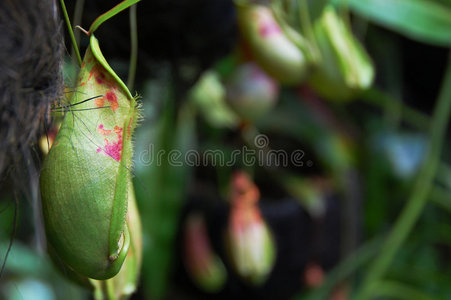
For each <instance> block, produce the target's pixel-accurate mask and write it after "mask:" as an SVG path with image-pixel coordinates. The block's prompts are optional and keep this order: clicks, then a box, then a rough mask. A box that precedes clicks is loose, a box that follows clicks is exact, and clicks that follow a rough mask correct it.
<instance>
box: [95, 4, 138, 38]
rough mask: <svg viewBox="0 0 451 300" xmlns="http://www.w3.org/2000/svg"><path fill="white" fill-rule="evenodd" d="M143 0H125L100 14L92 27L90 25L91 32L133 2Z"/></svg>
mask: <svg viewBox="0 0 451 300" xmlns="http://www.w3.org/2000/svg"><path fill="white" fill-rule="evenodd" d="M139 1H141V0H125V1H122V2H121V3H119V4H118V5H116V6H115V7H113V8H112V9H110V10H109V11H107V12H106V13H104V14H102V15H100V16H99V17H98V18H97V19H95V20H94V22H93V23H92V24H91V27H89V33H90V34H92V33H94V31H96V30H97V28H99V26H100V25H102V23H103V22H105V21H107V20H109V19H110V18H112V17H114V16H115V15H117V14H118V13H120V12H121V11H123V10H124V9H127V8H129V7H130V6H132V5H133V4H135V3H137V2H139Z"/></svg>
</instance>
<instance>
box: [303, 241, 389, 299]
mask: <svg viewBox="0 0 451 300" xmlns="http://www.w3.org/2000/svg"><path fill="white" fill-rule="evenodd" d="M380 242H381V237H376V238H374V239H373V240H371V241H369V242H366V243H365V244H364V245H363V246H361V247H360V248H359V249H357V250H356V251H355V252H354V253H352V254H351V255H349V256H348V257H347V258H346V259H344V260H343V261H342V262H340V264H339V265H338V266H336V267H335V268H334V269H333V270H332V271H331V272H330V273H328V274H327V277H326V280H325V281H324V282H323V283H322V285H321V286H320V287H319V288H318V289H316V290H314V291H312V292H311V293H310V294H308V295H307V296H306V297H305V299H306V300H321V299H328V297H329V296H330V294H331V293H332V291H333V289H334V288H335V287H336V286H337V285H338V284H339V283H340V282H343V281H344V280H346V279H347V278H348V277H349V276H351V275H352V274H353V273H354V272H355V271H356V270H358V269H359V268H360V267H361V266H362V265H364V264H366V263H368V261H369V260H370V259H371V258H372V257H373V256H375V255H376V253H377V252H378V251H379V249H380Z"/></svg>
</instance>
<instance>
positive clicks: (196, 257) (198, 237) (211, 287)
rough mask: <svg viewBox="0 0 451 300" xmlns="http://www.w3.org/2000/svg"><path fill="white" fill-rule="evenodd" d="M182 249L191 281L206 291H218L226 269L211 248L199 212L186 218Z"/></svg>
mask: <svg viewBox="0 0 451 300" xmlns="http://www.w3.org/2000/svg"><path fill="white" fill-rule="evenodd" d="M184 250H185V252H184V261H185V266H186V269H187V271H188V273H189V275H190V276H191V278H192V279H193V281H194V282H195V283H196V284H197V285H198V286H199V287H200V288H201V289H203V290H204V291H206V292H217V291H219V290H220V289H221V288H222V287H223V286H224V283H225V281H226V277H227V274H226V270H225V267H224V264H223V263H222V261H221V259H220V258H219V257H218V256H217V255H216V254H215V253H214V252H213V249H212V248H211V245H210V240H209V238H208V234H207V228H206V226H205V221H204V218H203V216H202V215H201V214H199V213H192V214H190V215H189V216H188V218H187V221H186V227H185V239H184Z"/></svg>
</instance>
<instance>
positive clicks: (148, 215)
mask: <svg viewBox="0 0 451 300" xmlns="http://www.w3.org/2000/svg"><path fill="white" fill-rule="evenodd" d="M164 86H166V87H172V85H171V84H170V83H168V82H167V81H165V85H164ZM159 94H160V93H159ZM161 94H163V95H161ZM161 94H160V95H159V96H158V97H157V98H160V99H161V98H164V99H163V101H161V102H163V103H160V104H161V106H162V107H161V115H160V117H159V118H158V121H157V123H156V124H155V121H153V122H152V125H154V126H142V127H141V129H142V131H143V130H146V135H147V136H149V135H151V134H153V137H152V139H151V141H149V143H150V145H152V147H153V148H152V150H150V151H151V153H150V158H151V161H148V162H147V163H146V164H147V167H146V168H142V169H141V171H140V172H139V173H138V178H137V179H139V180H138V182H137V183H141V185H142V184H143V183H144V185H145V187H146V188H145V189H137V197H138V203H139V204H140V205H141V207H142V220H143V230H144V236H145V237H147V240H145V243H144V261H143V266H144V268H143V280H144V282H145V289H146V292H147V293H148V297H149V298H151V299H162V298H164V297H165V294H166V292H167V288H168V284H169V275H170V270H171V266H172V265H171V264H172V261H173V251H174V241H175V236H176V231H177V225H178V220H179V212H180V208H181V206H182V204H183V201H184V199H185V195H186V194H185V191H186V186H187V181H188V179H189V176H190V170H191V168H190V167H189V166H188V165H187V164H185V163H184V161H183V160H182V158H183V157H184V155H185V153H186V152H187V151H188V150H189V149H193V148H192V147H193V145H194V140H195V126H194V124H195V122H194V121H195V120H194V113H193V111H192V108H191V107H190V104H189V102H186V103H185V105H183V106H182V107H181V108H180V110H179V112H178V113H179V114H178V115H176V109H175V107H174V106H175V105H174V99H173V94H172V91H171V90H170V88H168V89H165V91H164V92H162V93H161ZM153 104H154V105H155V104H156V103H155V101H153ZM149 125H150V124H149ZM143 137H144V136H143ZM142 142H143V140H141V141H140V143H142ZM146 150H147V149H146ZM171 151H176V152H177V153H180V155H181V156H180V159H179V160H176V161H172V162H171V161H170V159H171V158H170V152H171ZM172 159H173V158H172ZM139 160H140V161H141V163H142V162H143V161H144V160H145V159H144V158H140V159H139ZM138 164H139V162H137V165H138ZM146 241H147V242H146Z"/></svg>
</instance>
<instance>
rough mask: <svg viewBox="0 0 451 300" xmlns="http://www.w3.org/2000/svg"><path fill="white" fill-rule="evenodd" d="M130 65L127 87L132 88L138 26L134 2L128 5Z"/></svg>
mask: <svg viewBox="0 0 451 300" xmlns="http://www.w3.org/2000/svg"><path fill="white" fill-rule="evenodd" d="M130 48H131V53H130V66H129V69H128V78H127V87H128V89H129V90H130V91H132V90H133V84H134V82H135V74H136V64H137V63H138V26H137V21H136V4H134V5H132V6H131V7H130Z"/></svg>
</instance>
